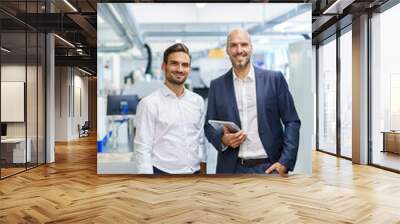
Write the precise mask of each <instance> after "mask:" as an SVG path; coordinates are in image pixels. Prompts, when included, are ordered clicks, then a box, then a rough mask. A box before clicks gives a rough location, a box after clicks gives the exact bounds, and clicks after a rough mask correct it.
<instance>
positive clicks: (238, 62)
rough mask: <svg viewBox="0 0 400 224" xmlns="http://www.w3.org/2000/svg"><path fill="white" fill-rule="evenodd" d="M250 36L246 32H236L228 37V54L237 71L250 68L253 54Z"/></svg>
mask: <svg viewBox="0 0 400 224" xmlns="http://www.w3.org/2000/svg"><path fill="white" fill-rule="evenodd" d="M252 50H253V49H252V45H251V41H250V35H249V34H248V33H247V32H246V31H244V30H234V31H232V32H231V33H230V34H229V35H228V40H227V45H226V53H227V54H228V55H229V59H230V60H231V62H232V66H233V67H234V68H235V69H239V70H242V69H244V68H246V67H247V66H249V64H250V57H251V54H252Z"/></svg>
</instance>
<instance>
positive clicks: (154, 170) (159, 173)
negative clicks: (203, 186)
mask: <svg viewBox="0 0 400 224" xmlns="http://www.w3.org/2000/svg"><path fill="white" fill-rule="evenodd" d="M153 174H155V175H171V173H167V172H164V171H162V170H160V169H158V168H157V167H155V166H153ZM193 174H200V170H198V171H196V172H194V173H193Z"/></svg>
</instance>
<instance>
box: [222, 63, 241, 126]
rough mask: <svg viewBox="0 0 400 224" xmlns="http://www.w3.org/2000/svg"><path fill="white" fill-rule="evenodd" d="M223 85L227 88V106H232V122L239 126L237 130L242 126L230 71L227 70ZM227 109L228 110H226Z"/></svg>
mask: <svg viewBox="0 0 400 224" xmlns="http://www.w3.org/2000/svg"><path fill="white" fill-rule="evenodd" d="M225 84H226V88H227V94H228V95H227V97H228V103H229V105H233V116H234V122H235V123H236V124H237V125H239V128H241V126H242V124H241V123H240V116H239V109H238V105H237V102H236V95H235V88H234V86H233V73H232V69H231V70H229V72H228V73H227V74H226V75H225ZM227 109H229V108H227Z"/></svg>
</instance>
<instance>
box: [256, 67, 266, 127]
mask: <svg viewBox="0 0 400 224" xmlns="http://www.w3.org/2000/svg"><path fill="white" fill-rule="evenodd" d="M254 76H255V80H256V97H257V99H256V100H257V119H258V124H260V123H261V122H260V121H261V120H260V119H262V117H263V116H261V115H262V114H263V113H262V111H263V106H264V104H263V92H262V91H263V89H264V86H263V85H264V83H263V79H262V78H263V77H262V74H261V71H260V70H259V69H257V68H256V67H254Z"/></svg>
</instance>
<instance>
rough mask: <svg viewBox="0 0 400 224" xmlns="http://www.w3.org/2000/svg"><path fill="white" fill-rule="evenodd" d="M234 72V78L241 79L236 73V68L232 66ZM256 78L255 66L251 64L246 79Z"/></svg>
mask: <svg viewBox="0 0 400 224" xmlns="http://www.w3.org/2000/svg"><path fill="white" fill-rule="evenodd" d="M232 74H233V80H240V79H239V78H238V77H237V75H236V73H235V70H234V69H233V68H232ZM254 79H255V73H254V67H253V65H251V66H250V70H249V74H247V76H246V78H244V80H251V81H253V80H254Z"/></svg>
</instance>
